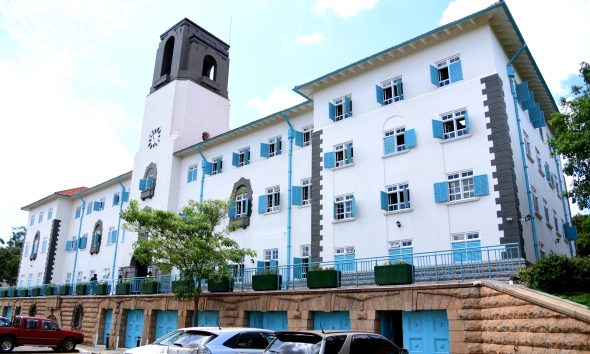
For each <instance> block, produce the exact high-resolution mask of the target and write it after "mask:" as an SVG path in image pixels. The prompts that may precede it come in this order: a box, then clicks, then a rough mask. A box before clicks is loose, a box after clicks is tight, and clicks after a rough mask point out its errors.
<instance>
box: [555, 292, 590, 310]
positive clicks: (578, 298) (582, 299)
mask: <svg viewBox="0 0 590 354" xmlns="http://www.w3.org/2000/svg"><path fill="white" fill-rule="evenodd" d="M559 297H561V298H562V299H566V300H570V301H573V302H577V303H578V304H582V305H585V306H586V307H588V308H590V293H574V294H560V295H559Z"/></svg>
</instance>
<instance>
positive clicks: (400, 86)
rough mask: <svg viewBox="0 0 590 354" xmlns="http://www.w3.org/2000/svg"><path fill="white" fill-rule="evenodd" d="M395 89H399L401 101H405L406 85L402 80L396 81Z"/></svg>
mask: <svg viewBox="0 0 590 354" xmlns="http://www.w3.org/2000/svg"><path fill="white" fill-rule="evenodd" d="M395 87H396V88H397V94H398V96H399V97H400V100H403V99H404V97H403V96H404V83H403V82H402V80H396V82H395Z"/></svg>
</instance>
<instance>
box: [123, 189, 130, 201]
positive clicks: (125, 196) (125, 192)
mask: <svg viewBox="0 0 590 354" xmlns="http://www.w3.org/2000/svg"><path fill="white" fill-rule="evenodd" d="M122 200H123V203H125V202H128V201H129V192H127V191H123V198H122Z"/></svg>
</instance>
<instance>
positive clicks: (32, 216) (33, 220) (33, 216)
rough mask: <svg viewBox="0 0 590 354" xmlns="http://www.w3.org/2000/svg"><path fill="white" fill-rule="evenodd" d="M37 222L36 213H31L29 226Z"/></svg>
mask: <svg viewBox="0 0 590 354" xmlns="http://www.w3.org/2000/svg"><path fill="white" fill-rule="evenodd" d="M34 223H35V214H33V215H31V222H29V226H33V224H34Z"/></svg>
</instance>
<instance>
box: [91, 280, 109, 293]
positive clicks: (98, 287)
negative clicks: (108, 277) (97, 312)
mask: <svg viewBox="0 0 590 354" xmlns="http://www.w3.org/2000/svg"><path fill="white" fill-rule="evenodd" d="M108 288H109V287H108V285H107V283H106V282H104V281H101V282H100V283H98V284H95V285H94V295H106V294H107V292H108Z"/></svg>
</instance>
